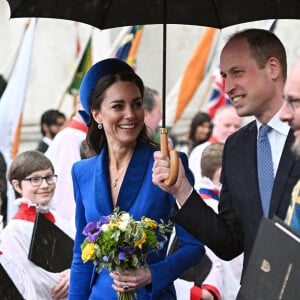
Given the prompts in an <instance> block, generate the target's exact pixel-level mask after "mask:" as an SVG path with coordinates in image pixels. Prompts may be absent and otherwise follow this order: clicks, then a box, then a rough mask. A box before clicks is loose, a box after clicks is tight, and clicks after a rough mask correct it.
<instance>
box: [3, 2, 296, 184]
mask: <svg viewBox="0 0 300 300" xmlns="http://www.w3.org/2000/svg"><path fill="white" fill-rule="evenodd" d="M7 1H8V3H9V6H10V9H11V17H12V18H20V17H26V18H27V17H38V18H56V19H66V20H73V21H78V22H82V23H86V24H89V25H92V26H94V27H97V28H99V29H107V28H115V27H121V26H130V25H137V24H140V25H146V24H163V68H162V69H163V70H162V72H163V74H162V78H163V82H162V128H161V149H162V151H163V152H164V153H166V154H169V153H168V147H167V144H168V143H167V129H166V126H165V113H166V107H165V106H166V34H167V30H166V24H187V25H200V26H208V27H215V28H219V29H221V28H224V27H227V26H230V25H234V24H240V23H244V22H250V21H257V20H266V19H300V1H299V0H244V1H243V0H88V1H87V0H41V1H38V0H7ZM170 156H171V162H173V161H177V160H178V156H177V153H176V152H175V151H172V152H171V153H170ZM177 173H178V164H177V165H176V164H173V163H172V168H171V174H172V175H171V176H170V178H169V179H168V180H167V181H166V182H165V183H166V184H167V185H171V184H173V182H175V181H176V178H177ZM173 174H174V175H173Z"/></svg>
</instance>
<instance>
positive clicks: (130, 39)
mask: <svg viewBox="0 0 300 300" xmlns="http://www.w3.org/2000/svg"><path fill="white" fill-rule="evenodd" d="M142 34H143V25H135V26H132V27H131V28H130V30H129V32H128V34H126V35H125V37H124V38H123V40H122V43H121V46H120V47H119V49H118V50H117V52H116V55H115V57H116V58H118V59H121V60H123V61H125V62H127V63H128V64H129V65H130V66H132V67H133V68H134V69H135V67H136V55H137V50H138V47H139V45H140V42H141V38H142Z"/></svg>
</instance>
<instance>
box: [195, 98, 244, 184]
mask: <svg viewBox="0 0 300 300" xmlns="http://www.w3.org/2000/svg"><path fill="white" fill-rule="evenodd" d="M241 126H242V118H241V117H240V116H239V115H238V114H237V112H236V109H235V108H234V106H233V105H230V104H226V105H223V106H221V107H219V108H218V109H217V110H216V114H215V117H214V119H213V129H212V135H211V136H210V138H209V139H208V140H207V142H205V143H202V144H200V145H198V146H196V147H195V148H194V149H193V150H192V152H191V154H190V156H189V167H190V169H191V171H192V172H193V174H194V176H195V189H196V190H199V188H200V181H201V169H200V161H201V156H202V152H203V150H204V149H205V148H206V147H207V146H208V145H210V144H212V143H225V141H226V139H227V138H228V137H229V136H230V135H231V134H232V133H234V132H235V131H237V130H238V129H240V128H241Z"/></svg>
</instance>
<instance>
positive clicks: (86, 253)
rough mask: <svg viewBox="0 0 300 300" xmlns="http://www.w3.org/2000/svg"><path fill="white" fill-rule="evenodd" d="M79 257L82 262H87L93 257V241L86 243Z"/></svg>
mask: <svg viewBox="0 0 300 300" xmlns="http://www.w3.org/2000/svg"><path fill="white" fill-rule="evenodd" d="M81 259H82V260H83V262H87V261H88V260H93V259H95V244H94V243H88V244H87V245H86V246H85V247H84V249H83V250H82V253H81Z"/></svg>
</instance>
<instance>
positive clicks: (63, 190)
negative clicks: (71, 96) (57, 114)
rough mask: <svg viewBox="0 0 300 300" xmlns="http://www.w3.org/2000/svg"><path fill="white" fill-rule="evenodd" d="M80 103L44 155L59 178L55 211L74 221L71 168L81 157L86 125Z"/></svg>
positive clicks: (55, 197)
mask: <svg viewBox="0 0 300 300" xmlns="http://www.w3.org/2000/svg"><path fill="white" fill-rule="evenodd" d="M80 109H81V104H80V100H79V97H78V98H77V100H76V113H75V115H74V116H73V117H72V118H71V120H70V121H69V122H68V124H67V125H66V127H65V128H64V129H63V130H62V131H60V132H59V133H58V134H57V135H56V137H55V138H54V140H53V142H52V144H51V145H50V147H49V148H48V150H47V151H46V152H45V155H46V156H47V157H48V158H49V159H50V160H51V161H52V163H53V165H54V168H55V172H56V174H57V175H58V176H59V178H60V180H59V181H58V182H57V184H56V190H55V194H54V196H53V205H54V209H55V210H56V213H57V214H58V215H59V216H60V217H61V218H63V219H65V220H66V221H68V222H71V223H72V224H73V223H74V217H75V201H74V196H73V183H72V177H71V168H72V165H73V163H74V162H76V161H78V160H80V159H81V156H80V146H81V142H82V141H83V140H84V139H85V137H86V132H87V127H86V124H85V123H84V120H83V119H82V117H81V115H80V114H79V112H78V111H79V110H80Z"/></svg>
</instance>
